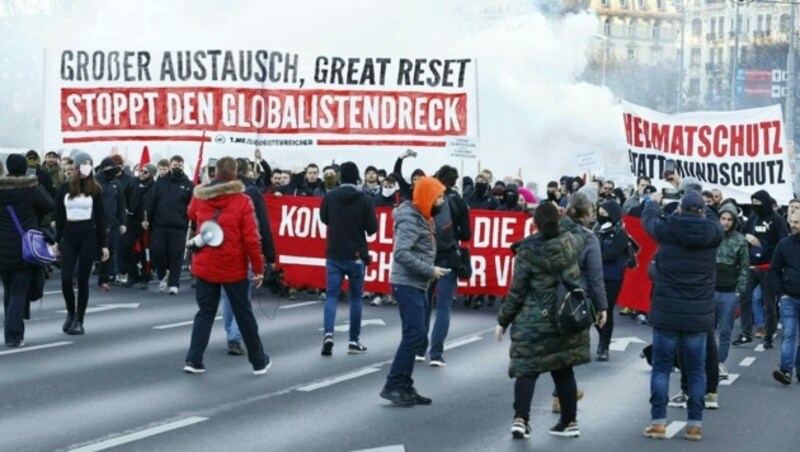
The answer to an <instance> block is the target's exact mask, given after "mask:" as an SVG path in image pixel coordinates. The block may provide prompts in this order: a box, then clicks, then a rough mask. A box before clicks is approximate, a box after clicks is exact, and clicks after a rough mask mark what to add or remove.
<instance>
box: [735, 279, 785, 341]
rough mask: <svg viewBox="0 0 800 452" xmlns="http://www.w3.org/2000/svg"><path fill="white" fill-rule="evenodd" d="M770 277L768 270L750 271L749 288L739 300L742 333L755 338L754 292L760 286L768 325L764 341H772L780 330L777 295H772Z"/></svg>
mask: <svg viewBox="0 0 800 452" xmlns="http://www.w3.org/2000/svg"><path fill="white" fill-rule="evenodd" d="M768 275H769V272H768V271H766V270H759V269H750V274H749V275H748V276H747V286H746V287H745V289H744V293H743V294H740V298H739V312H740V318H739V321H740V322H741V324H742V333H744V334H746V335H747V336H749V337H753V290H755V288H756V286H758V285H760V286H761V294H762V298H763V299H764V314H765V316H766V323H767V325H766V327H767V335H766V336H765V339H764V340H765V341H767V340H769V341H772V336H773V335H774V334H775V331H776V330H777V329H778V313H777V302H776V300H775V294H774V293H772V286H771V285H770V282H769V277H768Z"/></svg>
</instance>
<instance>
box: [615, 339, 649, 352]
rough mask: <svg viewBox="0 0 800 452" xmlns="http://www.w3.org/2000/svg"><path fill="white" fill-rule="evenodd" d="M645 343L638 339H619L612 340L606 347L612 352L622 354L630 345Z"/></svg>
mask: <svg viewBox="0 0 800 452" xmlns="http://www.w3.org/2000/svg"><path fill="white" fill-rule="evenodd" d="M646 343H647V342H645V341H643V340H641V339H639V338H638V337H620V338H617V339H612V340H611V344H610V345H609V346H608V349H609V350H613V351H615V352H624V351H625V350H627V349H628V346H629V345H631V344H646Z"/></svg>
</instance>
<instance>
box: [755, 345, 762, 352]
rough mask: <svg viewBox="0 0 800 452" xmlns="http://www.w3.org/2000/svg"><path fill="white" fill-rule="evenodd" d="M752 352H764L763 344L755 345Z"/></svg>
mask: <svg viewBox="0 0 800 452" xmlns="http://www.w3.org/2000/svg"><path fill="white" fill-rule="evenodd" d="M754 350H755V351H757V352H763V351H764V344H758V345H756V348H755V349H754Z"/></svg>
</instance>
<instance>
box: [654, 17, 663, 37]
mask: <svg viewBox="0 0 800 452" xmlns="http://www.w3.org/2000/svg"><path fill="white" fill-rule="evenodd" d="M653 39H655V40H656V41H658V40H659V39H661V21H660V20H656V21H654V22H653Z"/></svg>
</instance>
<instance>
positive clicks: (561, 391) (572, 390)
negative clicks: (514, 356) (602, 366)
mask: <svg viewBox="0 0 800 452" xmlns="http://www.w3.org/2000/svg"><path fill="white" fill-rule="evenodd" d="M550 375H551V376H552V377H553V383H555V385H556V395H557V396H558V398H559V400H560V402H561V422H562V423H564V424H568V423H570V422H572V421H574V420H575V417H576V416H577V412H578V384H577V383H576V382H575V373H574V372H573V371H572V367H567V368H566V369H560V370H554V371H551V372H550ZM538 378H539V374H537V375H534V376H531V377H519V378H517V380H516V382H515V383H514V417H521V418H523V419H525V420H526V421H528V420H530V413H531V401H532V400H533V390H534V388H535V386H536V379H538Z"/></svg>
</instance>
